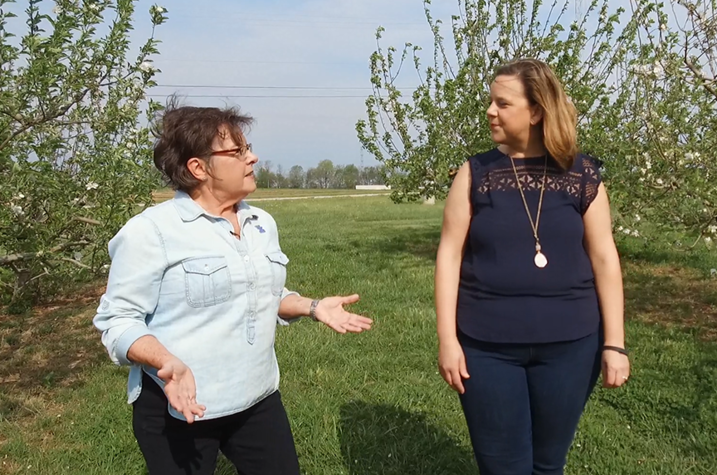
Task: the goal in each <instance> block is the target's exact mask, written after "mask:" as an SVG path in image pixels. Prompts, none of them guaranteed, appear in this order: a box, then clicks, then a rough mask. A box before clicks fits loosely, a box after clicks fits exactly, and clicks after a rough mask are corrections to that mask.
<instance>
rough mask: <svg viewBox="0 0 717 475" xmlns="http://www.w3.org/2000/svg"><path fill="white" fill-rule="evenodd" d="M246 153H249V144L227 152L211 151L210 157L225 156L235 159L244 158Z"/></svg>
mask: <svg viewBox="0 0 717 475" xmlns="http://www.w3.org/2000/svg"><path fill="white" fill-rule="evenodd" d="M247 152H251V144H250V143H248V144H246V145H242V146H239V147H236V148H230V149H228V150H212V155H226V156H228V157H234V158H237V159H241V158H244V155H246V153H247Z"/></svg>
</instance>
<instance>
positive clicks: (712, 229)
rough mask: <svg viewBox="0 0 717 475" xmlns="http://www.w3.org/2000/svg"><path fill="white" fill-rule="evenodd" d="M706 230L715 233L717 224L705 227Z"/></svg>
mask: <svg viewBox="0 0 717 475" xmlns="http://www.w3.org/2000/svg"><path fill="white" fill-rule="evenodd" d="M707 231H709V232H710V233H712V234H717V226H710V227H708V228H707Z"/></svg>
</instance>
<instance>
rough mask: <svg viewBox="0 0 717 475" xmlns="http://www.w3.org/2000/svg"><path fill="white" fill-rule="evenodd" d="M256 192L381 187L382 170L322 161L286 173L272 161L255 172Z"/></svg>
mask: <svg viewBox="0 0 717 475" xmlns="http://www.w3.org/2000/svg"><path fill="white" fill-rule="evenodd" d="M254 174H255V176H256V184H257V186H258V187H259V188H355V187H356V185H383V184H384V180H385V178H384V170H383V167H382V166H379V167H362V168H359V167H357V166H356V165H334V163H333V162H332V161H331V160H322V161H321V162H319V164H318V165H317V166H316V167H312V168H309V169H308V170H304V167H301V166H299V165H294V166H293V167H291V168H290V169H289V170H288V171H286V170H285V169H284V167H282V166H281V165H276V166H274V164H273V163H272V162H271V161H266V162H259V164H258V165H257V168H256V169H255V170H254Z"/></svg>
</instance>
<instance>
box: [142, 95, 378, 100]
mask: <svg viewBox="0 0 717 475" xmlns="http://www.w3.org/2000/svg"><path fill="white" fill-rule="evenodd" d="M171 95H172V94H147V97H164V98H166V97H170V96H171ZM178 96H180V97H192V98H194V97H207V98H218V99H233V98H252V97H255V98H261V99H347V98H361V99H366V95H362V96H360V95H354V96H351V95H331V96H321V95H293V96H284V95H271V96H269V95H230V94H224V95H222V94H178Z"/></svg>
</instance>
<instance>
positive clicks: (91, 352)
mask: <svg viewBox="0 0 717 475" xmlns="http://www.w3.org/2000/svg"><path fill="white" fill-rule="evenodd" d="M103 292H104V286H100V285H93V286H90V287H87V288H85V289H83V290H82V291H81V292H78V293H77V294H76V295H75V296H74V297H72V298H62V299H57V300H54V301H53V302H51V303H48V304H45V305H42V306H37V307H35V308H34V309H33V310H32V311H30V312H27V313H25V314H22V315H9V314H7V313H4V312H2V311H0V419H3V420H13V421H15V420H19V419H23V418H25V417H28V416H37V415H40V414H44V415H47V414H48V413H50V412H52V408H51V406H52V405H53V400H52V392H53V389H54V388H59V387H71V386H72V385H75V384H79V383H80V381H81V376H82V374H83V370H84V369H86V368H87V367H89V366H90V365H92V364H94V363H96V362H98V361H100V360H102V359H104V358H105V355H104V349H103V347H102V345H101V343H100V338H99V333H98V332H97V331H96V330H95V328H94V327H93V326H92V317H93V316H94V311H95V309H96V307H97V302H98V301H99V298H100V296H101V295H102V293H103ZM55 410H56V412H57V413H58V414H59V413H61V409H60V408H59V407H58V408H55Z"/></svg>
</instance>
